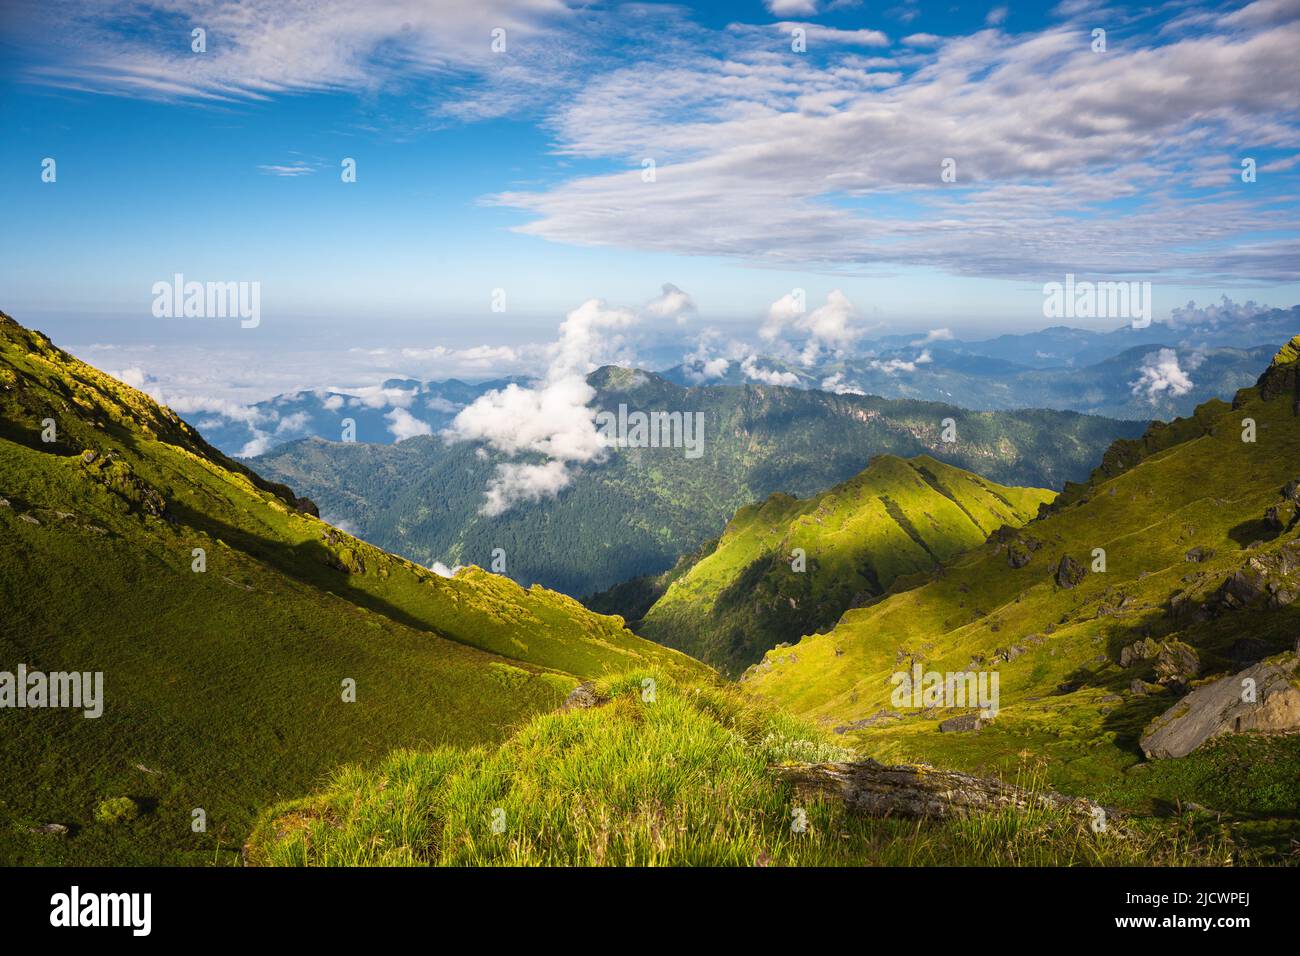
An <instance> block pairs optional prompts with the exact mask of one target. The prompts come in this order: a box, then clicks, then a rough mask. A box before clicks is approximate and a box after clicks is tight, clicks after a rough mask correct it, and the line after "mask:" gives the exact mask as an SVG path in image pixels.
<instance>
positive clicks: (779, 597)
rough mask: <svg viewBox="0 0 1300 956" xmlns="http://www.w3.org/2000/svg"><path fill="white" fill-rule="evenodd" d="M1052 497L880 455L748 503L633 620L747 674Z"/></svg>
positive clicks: (645, 630)
mask: <svg viewBox="0 0 1300 956" xmlns="http://www.w3.org/2000/svg"><path fill="white" fill-rule="evenodd" d="M1053 497H1055V495H1054V494H1053V493H1052V492H1050V491H1045V490H1042V489H1036V488H1008V487H1005V486H1002V485H998V484H994V483H993V482H990V481H986V480H984V479H982V478H979V477H977V476H975V475H973V474H971V473H970V472H966V471H963V470H961V469H960V468H954V467H952V466H951V465H946V464H944V463H943V462H940V461H937V460H936V459H934V458H931V457H929V456H928V455H923V456H920V457H917V458H914V459H911V460H907V461H905V460H903V459H900V458H896V457H894V456H892V455H882V456H880V457H878V458H875V459H873V460H872V462H871V464H870V465H869V466H868V467H867V468H866V470H865V471H863V472H862V473H861V474H859V475H857V476H856V477H854V478H852V479H850V480H849V481H846V482H843V483H842V484H839V485H836V486H835V487H834V488H832V489H830V490H829V491H826V492H823V493H822V494H819V495H816V496H814V497H812V498H807V499H803V500H800V499H796V498H792V497H790V496H789V495H781V494H778V495H772V496H771V497H770V498H768V499H767V500H766V501H764V502H762V503H761V504H756V505H750V506H747V507H745V508H742V509H740V511H738V512H737V513H736V516H735V517H734V518H732V520H731V521H730V522H728V524H727V528H726V530H725V531H724V532H723V533H722V537H721V538H720V539H719V540H718V541H717V542H716V543H715V544H714V546H713V547H712V548H711V549H708V550H706V551H705V553H703V554H702V555H699V556H698V557H697V558H696V559H695V560H694V561H693V563H692V564H691V565H690V566H689V568H687V569H683V570H681V571H678V572H676V573H675V574H674V577H673V580H672V581H671V583H669V584H667V586H666V590H664V592H663V594H662V596H661V597H660V598H659V599H658V600H657V601H656V602H655V603H654V605H653V606H652V607H651V608H650V609H649V610H648V611H646V612H645V613H644V617H643V618H642V619H640V620H637V621H634V623H633V624H632V627H633V628H634V629H635V630H636V632H637V633H638V634H640V635H642V636H643V637H648V638H651V639H652V640H655V641H658V642H660V643H662V644H666V645H668V646H670V647H676V648H679V649H680V650H683V651H686V652H687V653H689V654H691V655H692V656H694V657H697V658H699V659H700V660H704V661H707V662H708V663H710V664H713V665H714V666H716V667H718V668H720V669H722V670H724V671H726V672H728V673H732V674H738V673H739V672H740V671H742V670H744V668H745V667H747V666H749V665H750V664H753V663H754V662H756V661H757V660H758V659H759V658H760V657H762V655H763V653H764V652H765V651H767V650H769V649H770V648H772V647H774V646H776V645H777V644H778V643H781V642H783V641H788V640H795V639H797V638H798V636H799V635H801V634H807V633H810V632H812V631H817V630H823V629H825V628H827V627H830V626H831V625H833V624H834V623H835V622H836V621H837V620H839V617H840V615H841V614H843V613H844V611H845V610H847V609H849V608H851V607H859V606H861V605H863V604H866V603H867V602H869V601H871V600H873V599H875V598H877V597H879V596H880V595H881V594H883V593H885V592H886V591H887V590H888V589H889V588H890V586H891V585H892V584H893V583H894V582H895V581H896V580H898V579H899V578H902V577H905V576H908V575H912V574H916V573H918V572H922V571H928V570H930V569H931V568H933V567H934V566H935V565H936V563H937V562H940V561H943V560H946V559H948V558H951V557H952V556H953V555H955V554H958V553H959V552H962V551H965V550H967V549H969V548H972V547H975V546H976V545H979V544H981V543H982V542H983V541H984V540H985V539H986V538H987V537H988V536H989V534H991V533H992V532H993V531H995V530H996V529H998V528H999V527H1001V526H1003V525H1009V526H1012V527H1018V526H1020V525H1022V524H1024V523H1025V522H1026V521H1028V520H1029V519H1030V518H1032V517H1034V516H1035V515H1036V514H1037V513H1038V507H1039V505H1040V504H1045V503H1047V502H1050V501H1051V500H1052V498H1053ZM624 593H626V592H624ZM590 603H591V602H589V604H590ZM592 606H595V607H601V606H602V605H600V604H593V605H592ZM634 613H635V608H631V609H629V613H628V614H626V615H625V616H628V617H629V619H632V614H634Z"/></svg>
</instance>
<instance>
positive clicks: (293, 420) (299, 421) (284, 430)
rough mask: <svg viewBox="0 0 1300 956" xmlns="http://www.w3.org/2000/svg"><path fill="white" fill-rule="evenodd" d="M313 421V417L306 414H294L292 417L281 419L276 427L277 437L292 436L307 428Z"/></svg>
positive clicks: (287, 416)
mask: <svg viewBox="0 0 1300 956" xmlns="http://www.w3.org/2000/svg"><path fill="white" fill-rule="evenodd" d="M309 421H311V416H310V415H308V414H307V413H306V412H294V413H293V414H292V415H286V416H284V418H281V419H280V420H279V421H278V422H277V423H276V425H275V433H276V435H290V434H293V433H294V432H300V431H302V430H303V429H304V428H306V427H307V423H308V422H309Z"/></svg>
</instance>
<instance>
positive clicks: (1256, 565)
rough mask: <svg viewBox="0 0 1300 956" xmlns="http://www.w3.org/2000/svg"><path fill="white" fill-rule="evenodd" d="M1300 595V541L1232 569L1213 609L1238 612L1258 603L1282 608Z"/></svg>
mask: <svg viewBox="0 0 1300 956" xmlns="http://www.w3.org/2000/svg"><path fill="white" fill-rule="evenodd" d="M1297 597H1300V541H1288V542H1287V543H1286V544H1284V545H1282V546H1281V547H1280V548H1277V549H1276V550H1273V551H1269V552H1267V553H1264V554H1257V555H1255V556H1253V557H1252V558H1250V560H1248V561H1247V562H1246V563H1245V564H1244V565H1242V567H1240V568H1238V569H1237V570H1236V571H1234V572H1232V574H1231V575H1229V576H1228V578H1227V580H1225V581H1224V582H1223V583H1222V584H1221V585H1219V588H1218V590H1216V591H1215V592H1214V593H1213V594H1212V595H1211V596H1210V599H1209V601H1208V602H1207V605H1208V606H1209V608H1210V609H1211V610H1213V611H1238V610H1241V609H1242V608H1246V607H1250V606H1252V605H1256V604H1262V605H1266V606H1268V607H1270V608H1282V607H1286V606H1287V605H1289V604H1293V603H1295V600H1296V598H1297Z"/></svg>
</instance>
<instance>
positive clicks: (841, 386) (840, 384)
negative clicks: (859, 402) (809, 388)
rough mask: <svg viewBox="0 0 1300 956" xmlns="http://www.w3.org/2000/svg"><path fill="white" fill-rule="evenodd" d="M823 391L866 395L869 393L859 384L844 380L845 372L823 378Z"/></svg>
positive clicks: (837, 393)
mask: <svg viewBox="0 0 1300 956" xmlns="http://www.w3.org/2000/svg"><path fill="white" fill-rule="evenodd" d="M822 391H823V392H834V393H835V394H836V395H865V394H867V393H866V392H864V391H863V390H862V389H860V388H859V387H858V386H856V385H854V384H852V383H848V382H845V381H844V373H843V372H836V373H835V374H834V375H831V376H828V377H827V378H824V379H822Z"/></svg>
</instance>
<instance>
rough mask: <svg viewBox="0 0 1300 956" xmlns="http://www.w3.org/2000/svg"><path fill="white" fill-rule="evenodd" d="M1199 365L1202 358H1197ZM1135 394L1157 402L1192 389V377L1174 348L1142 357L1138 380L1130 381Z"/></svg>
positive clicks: (1175, 396) (1177, 396) (1153, 402)
mask: <svg viewBox="0 0 1300 956" xmlns="http://www.w3.org/2000/svg"><path fill="white" fill-rule="evenodd" d="M1195 364H1196V365H1199V364H1200V360H1199V359H1196V360H1195ZM1129 385H1130V387H1131V388H1132V391H1133V394H1134V395H1136V396H1138V397H1139V398H1145V399H1146V400H1147V401H1149V402H1151V403H1152V404H1155V402H1156V401H1157V400H1158V399H1160V398H1165V397H1168V398H1179V397H1180V396H1183V395H1186V394H1187V393H1188V392H1190V391H1191V390H1192V388H1193V387H1194V384H1193V382H1192V379H1191V377H1190V376H1189V375H1188V374H1187V371H1185V370H1184V369H1183V368H1182V367H1181V366H1180V365H1179V364H1178V353H1177V352H1175V351H1174V350H1173V349H1160V350H1159V351H1158V352H1151V353H1149V354H1148V355H1146V356H1144V357H1143V359H1142V366H1141V368H1139V369H1138V378H1137V381H1134V382H1130V383H1129Z"/></svg>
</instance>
